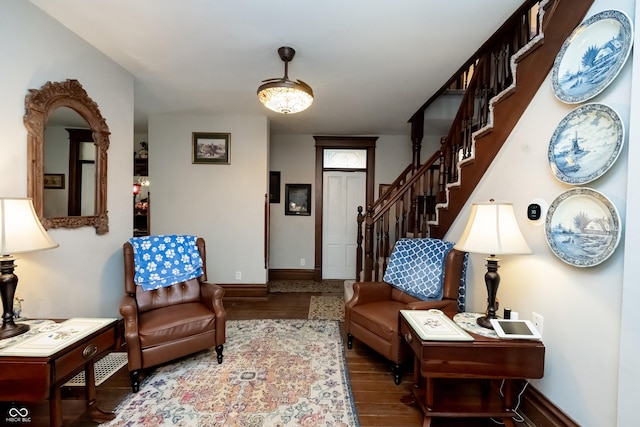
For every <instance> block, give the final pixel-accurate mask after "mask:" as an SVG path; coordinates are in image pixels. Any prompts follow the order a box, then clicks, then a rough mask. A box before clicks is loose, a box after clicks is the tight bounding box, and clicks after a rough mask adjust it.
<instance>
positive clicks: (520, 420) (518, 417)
mask: <svg viewBox="0 0 640 427" xmlns="http://www.w3.org/2000/svg"><path fill="white" fill-rule="evenodd" d="M528 385H529V381H525V382H524V386H522V390H520V393H518V397H517V398H516V406H515V407H514V408H513V413H514V414H515V416H514V417H513V420H514V421H515V422H517V423H524V417H523V416H522V415H520V413H519V412H518V408H519V407H520V402H521V400H522V395H523V394H524V391H525V390H526V389H527V386H528ZM503 388H504V380H502V382H501V383H500V396H501V397H503V398H504V391H502V389H503ZM491 421H493V422H494V423H496V424H499V425H504V423H503V422H502V421H500V420H498V419H496V418H491Z"/></svg>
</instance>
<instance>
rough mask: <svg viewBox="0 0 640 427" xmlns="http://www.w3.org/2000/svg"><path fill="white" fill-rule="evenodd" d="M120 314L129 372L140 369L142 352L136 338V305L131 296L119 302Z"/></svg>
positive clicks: (126, 296)
mask: <svg viewBox="0 0 640 427" xmlns="http://www.w3.org/2000/svg"><path fill="white" fill-rule="evenodd" d="M120 314H121V315H122V318H123V319H124V339H125V342H126V343H127V353H128V359H129V371H134V370H137V369H141V368H142V350H141V349H140V339H139V338H138V304H137V303H136V300H135V298H134V297H133V296H131V295H125V296H124V297H122V300H121V301H120Z"/></svg>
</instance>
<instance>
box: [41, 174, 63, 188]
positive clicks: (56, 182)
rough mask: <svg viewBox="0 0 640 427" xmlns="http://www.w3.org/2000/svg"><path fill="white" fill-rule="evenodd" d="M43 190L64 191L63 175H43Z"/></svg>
mask: <svg viewBox="0 0 640 427" xmlns="http://www.w3.org/2000/svg"><path fill="white" fill-rule="evenodd" d="M44 188H51V189H56V190H64V174H63V173H45V174H44Z"/></svg>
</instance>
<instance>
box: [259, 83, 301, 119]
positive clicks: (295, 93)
mask: <svg viewBox="0 0 640 427" xmlns="http://www.w3.org/2000/svg"><path fill="white" fill-rule="evenodd" d="M258 99H259V100H260V102H261V103H262V104H263V105H264V106H265V107H267V108H268V109H270V110H272V111H275V112H276V113H281V114H295V113H299V112H300V111H304V110H306V109H307V108H309V107H310V106H311V104H312V103H313V92H312V91H311V88H310V87H308V86H307V87H305V86H303V85H301V84H300V83H296V82H292V81H290V80H282V81H280V82H274V83H266V84H264V85H262V86H260V88H259V89H258Z"/></svg>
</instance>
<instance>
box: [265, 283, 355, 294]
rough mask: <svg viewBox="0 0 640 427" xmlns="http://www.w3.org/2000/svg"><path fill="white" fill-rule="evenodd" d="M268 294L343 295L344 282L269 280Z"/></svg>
mask: <svg viewBox="0 0 640 427" xmlns="http://www.w3.org/2000/svg"><path fill="white" fill-rule="evenodd" d="M269 292H324V293H332V294H335V293H340V294H341V293H343V292H344V280H322V281H320V282H316V281H315V280H271V281H269Z"/></svg>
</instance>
